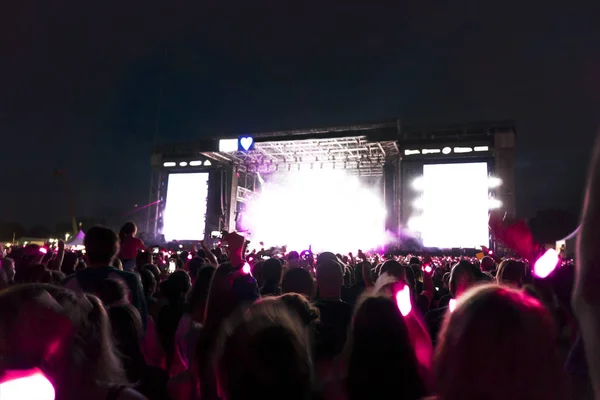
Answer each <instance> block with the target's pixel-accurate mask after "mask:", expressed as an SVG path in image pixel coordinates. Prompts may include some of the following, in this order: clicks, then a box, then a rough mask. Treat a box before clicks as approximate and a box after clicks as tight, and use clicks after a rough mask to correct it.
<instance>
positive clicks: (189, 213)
mask: <svg viewBox="0 0 600 400" xmlns="http://www.w3.org/2000/svg"><path fill="white" fill-rule="evenodd" d="M207 197H208V172H201V173H187V174H169V180H168V184H167V204H166V205H165V211H164V214H163V234H164V235H165V239H166V240H202V239H204V229H205V227H206V199H207Z"/></svg>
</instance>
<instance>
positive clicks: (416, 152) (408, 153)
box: [404, 150, 421, 156]
mask: <svg viewBox="0 0 600 400" xmlns="http://www.w3.org/2000/svg"><path fill="white" fill-rule="evenodd" d="M415 154H421V152H420V151H419V150H404V155H405V156H413V155H415Z"/></svg>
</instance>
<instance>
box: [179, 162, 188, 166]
mask: <svg viewBox="0 0 600 400" xmlns="http://www.w3.org/2000/svg"><path fill="white" fill-rule="evenodd" d="M179 166H180V167H187V162H185V161H182V162H180V163H179Z"/></svg>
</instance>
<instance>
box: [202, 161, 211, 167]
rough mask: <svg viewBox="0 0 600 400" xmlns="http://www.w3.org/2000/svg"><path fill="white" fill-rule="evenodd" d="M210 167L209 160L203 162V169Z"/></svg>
mask: <svg viewBox="0 0 600 400" xmlns="http://www.w3.org/2000/svg"><path fill="white" fill-rule="evenodd" d="M211 165H212V163H211V162H210V161H209V160H206V161H204V166H205V167H210V166H211Z"/></svg>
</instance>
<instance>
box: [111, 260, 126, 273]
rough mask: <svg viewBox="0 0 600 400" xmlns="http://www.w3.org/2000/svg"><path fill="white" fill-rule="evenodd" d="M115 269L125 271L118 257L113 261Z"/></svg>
mask: <svg viewBox="0 0 600 400" xmlns="http://www.w3.org/2000/svg"><path fill="white" fill-rule="evenodd" d="M111 265H112V266H113V267H115V268H116V269H120V270H121V271H123V263H122V262H121V260H119V259H118V258H117V257H115V258H114V259H113V261H112V264H111Z"/></svg>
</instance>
